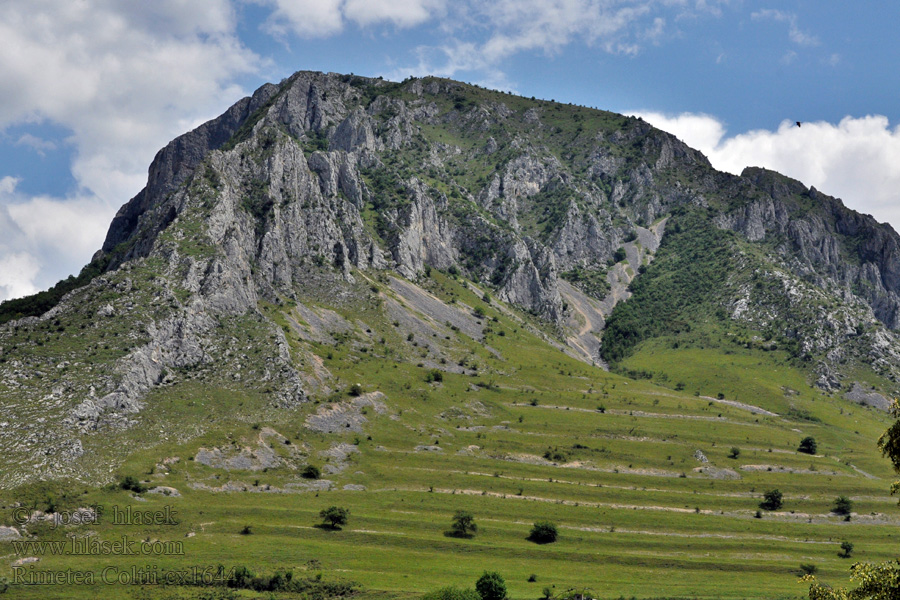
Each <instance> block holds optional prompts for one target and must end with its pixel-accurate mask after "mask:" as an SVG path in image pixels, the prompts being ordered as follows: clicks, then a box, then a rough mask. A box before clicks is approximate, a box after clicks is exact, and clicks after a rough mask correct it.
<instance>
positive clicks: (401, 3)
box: [250, 0, 446, 38]
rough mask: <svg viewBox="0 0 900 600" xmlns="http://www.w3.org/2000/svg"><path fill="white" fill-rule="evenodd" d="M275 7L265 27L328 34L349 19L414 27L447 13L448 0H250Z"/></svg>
mask: <svg viewBox="0 0 900 600" xmlns="http://www.w3.org/2000/svg"><path fill="white" fill-rule="evenodd" d="M250 1H252V2H255V3H257V4H262V5H265V6H270V7H272V8H273V11H272V14H271V15H270V17H269V19H267V21H266V23H265V24H264V29H265V30H266V31H268V32H269V33H272V34H274V35H276V36H279V37H283V36H285V35H286V34H289V33H292V34H294V35H297V36H300V37H303V38H318V37H327V36H330V35H334V34H336V33H340V32H341V31H343V29H344V27H345V25H346V23H347V21H353V22H354V23H356V24H358V25H360V26H361V27H366V26H370V25H378V24H382V23H386V24H390V25H394V26H396V27H400V28H407V27H415V26H416V25H421V24H422V23H425V22H426V21H429V20H431V19H433V18H435V17H438V16H440V15H442V14H443V13H444V7H445V4H446V0H250Z"/></svg>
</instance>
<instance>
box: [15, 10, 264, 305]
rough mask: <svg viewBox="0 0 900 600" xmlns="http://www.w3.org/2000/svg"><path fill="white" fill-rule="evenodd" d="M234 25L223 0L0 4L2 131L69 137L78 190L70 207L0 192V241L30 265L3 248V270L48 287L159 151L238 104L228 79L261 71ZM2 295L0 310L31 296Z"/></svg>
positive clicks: (87, 252)
mask: <svg viewBox="0 0 900 600" xmlns="http://www.w3.org/2000/svg"><path fill="white" fill-rule="evenodd" d="M235 19H236V17H235V14H234V12H233V8H232V5H231V1H230V0H207V1H204V2H195V1H194V0H154V1H153V2H118V1H117V0H78V1H71V0H5V1H4V2H3V3H0V39H2V40H3V45H2V48H0V81H3V85H2V86H0V131H2V130H3V129H6V128H8V127H9V126H12V125H22V124H28V123H35V122H48V123H52V124H54V125H55V126H57V127H60V128H62V129H64V130H66V131H68V132H70V134H69V136H68V137H67V139H66V143H67V144H71V145H72V147H73V149H74V153H73V156H74V158H73V162H72V164H71V171H72V175H73V177H74V179H75V182H76V184H77V189H76V190H74V191H73V192H72V195H71V197H67V198H46V197H41V198H27V197H24V196H22V195H21V194H14V195H12V196H11V192H12V190H11V189H7V188H9V185H7V186H6V188H2V185H0V192H4V191H5V195H3V194H0V217H2V218H3V221H0V226H2V229H0V233H4V234H5V233H7V232H6V231H3V229H8V228H10V227H13V226H15V227H16V228H17V239H18V240H19V241H20V242H21V243H22V244H24V247H26V248H27V249H28V250H27V252H28V253H29V255H30V256H31V257H32V259H33V261H32V262H24V261H23V259H22V256H21V250H20V249H19V248H17V247H13V246H11V245H10V244H9V242H8V241H7V242H6V243H5V244H4V245H0V263H2V264H7V263H9V261H12V260H13V259H12V258H10V257H16V259H15V261H13V262H14V263H15V264H17V265H19V266H23V265H24V266H27V267H28V268H27V269H26V268H21V269H19V271H18V272H19V273H20V275H21V276H22V277H24V276H25V275H28V274H29V273H32V270H31V267H33V266H34V264H40V265H41V269H42V270H41V273H40V274H39V275H38V277H37V281H39V282H41V285H49V284H52V283H54V282H55V280H56V279H59V278H60V277H65V276H66V275H68V274H69V273H70V272H72V270H73V268H70V266H69V263H70V262H71V263H72V264H74V265H76V266H75V267H74V271H76V272H77V270H78V267H80V266H82V265H83V264H85V263H86V262H87V261H88V260H89V259H90V257H91V254H92V253H93V251H95V250H96V249H98V248H99V247H100V245H101V244H102V242H103V236H104V234H105V230H106V227H107V226H108V225H109V219H110V218H111V216H112V214H114V212H115V207H118V206H119V205H121V204H123V203H124V202H125V201H127V200H128V199H129V198H130V197H131V196H133V195H134V194H135V193H136V192H137V191H138V190H140V188H141V187H142V186H143V185H144V183H145V182H146V174H147V167H148V166H149V164H150V162H151V160H152V159H153V156H154V154H155V153H156V151H157V150H158V149H159V148H161V147H162V146H164V145H165V144H166V143H168V142H169V140H171V139H172V138H174V137H175V136H177V135H179V134H181V133H183V132H184V131H186V130H188V129H190V128H191V127H193V126H196V125H197V124H199V122H202V121H203V120H206V119H209V118H211V117H214V116H216V115H217V114H219V113H221V112H222V111H223V110H224V109H225V108H227V106H228V105H229V104H230V103H232V102H233V101H234V100H236V99H237V98H239V97H240V96H241V95H242V94H243V93H244V91H243V90H242V89H240V88H239V87H238V86H237V85H235V84H234V81H235V79H236V77H238V76H240V75H243V74H248V73H254V72H257V71H258V70H259V69H260V68H261V67H262V66H264V64H265V63H264V61H262V60H261V59H260V58H259V57H258V56H256V55H255V54H254V53H253V52H251V51H249V50H248V49H247V48H246V47H244V46H243V45H242V44H241V42H240V41H239V40H238V39H237V37H236V33H235V28H236V20H235ZM17 143H18V144H20V145H25V146H30V147H32V148H34V149H35V150H37V151H39V152H41V151H46V150H49V149H51V146H50V145H51V144H54V143H55V142H54V141H53V140H44V139H41V138H38V137H36V136H34V135H32V134H29V133H25V134H23V135H21V136H20V137H19V138H18V142H17ZM13 187H14V186H13ZM13 196H14V197H13ZM76 229H77V231H76ZM64 244H65V245H68V248H69V252H70V255H71V258H69V259H66V258H65V256H64V255H63V254H60V249H61V246H62V245H64ZM4 261H6V262H4ZM4 285H5V287H3V288H2V289H0V300H2V299H3V298H4V297H5V296H6V295H9V294H11V293H14V292H13V291H11V290H15V291H16V293H18V292H19V291H21V290H23V289H27V286H24V285H21V284H16V285H15V286H12V285H7V284H4Z"/></svg>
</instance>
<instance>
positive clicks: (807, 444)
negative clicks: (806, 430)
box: [797, 436, 817, 454]
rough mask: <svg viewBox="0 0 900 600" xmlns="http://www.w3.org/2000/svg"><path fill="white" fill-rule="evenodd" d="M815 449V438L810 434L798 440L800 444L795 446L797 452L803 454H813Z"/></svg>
mask: <svg viewBox="0 0 900 600" xmlns="http://www.w3.org/2000/svg"><path fill="white" fill-rule="evenodd" d="M816 449H817V445H816V439H815V438H814V437H812V436H807V437H805V438H803V439H802V440H800V445H799V446H797V452H803V453H804V454H815V453H816Z"/></svg>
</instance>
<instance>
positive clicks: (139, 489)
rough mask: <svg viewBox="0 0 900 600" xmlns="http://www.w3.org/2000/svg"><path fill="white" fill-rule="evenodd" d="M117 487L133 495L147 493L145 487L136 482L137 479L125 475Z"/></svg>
mask: <svg viewBox="0 0 900 600" xmlns="http://www.w3.org/2000/svg"><path fill="white" fill-rule="evenodd" d="M119 487H121V488H122V489H123V490H131V491H132V492H134V493H135V494H143V493H144V492H146V491H147V486H145V485H144V484H142V483H141V482H140V481H138V480H137V477H134V476H132V475H126V476H125V477H124V478H123V479H122V481H121V482H120V483H119Z"/></svg>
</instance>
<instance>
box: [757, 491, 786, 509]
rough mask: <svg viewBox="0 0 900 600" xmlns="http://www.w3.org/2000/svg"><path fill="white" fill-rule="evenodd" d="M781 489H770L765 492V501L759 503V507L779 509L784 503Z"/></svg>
mask: <svg viewBox="0 0 900 600" xmlns="http://www.w3.org/2000/svg"><path fill="white" fill-rule="evenodd" d="M782 499H783V497H782V494H781V491H780V490H769V491H768V492H766V493H765V494H763V501H762V502H760V503H759V507H760V508H761V509H763V510H778V509H779V508H781V507H782V505H783V504H784V503H783V501H782Z"/></svg>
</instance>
